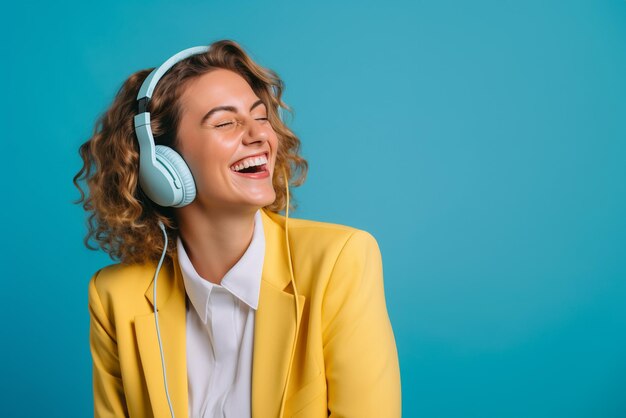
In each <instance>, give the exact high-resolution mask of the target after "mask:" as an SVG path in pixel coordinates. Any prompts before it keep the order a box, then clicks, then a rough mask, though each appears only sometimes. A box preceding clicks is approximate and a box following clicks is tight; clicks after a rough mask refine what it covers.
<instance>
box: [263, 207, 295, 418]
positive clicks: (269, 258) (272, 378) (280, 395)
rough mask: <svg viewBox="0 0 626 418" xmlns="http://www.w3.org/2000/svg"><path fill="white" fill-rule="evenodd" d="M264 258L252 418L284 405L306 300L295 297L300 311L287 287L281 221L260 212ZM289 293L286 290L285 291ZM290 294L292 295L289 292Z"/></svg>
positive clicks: (274, 413) (271, 414)
mask: <svg viewBox="0 0 626 418" xmlns="http://www.w3.org/2000/svg"><path fill="white" fill-rule="evenodd" d="M261 213H262V219H263V230H264V235H265V258H264V261H263V273H262V276H261V290H260V295H259V306H258V309H257V311H256V314H255V325H254V353H253V358H252V417H254V418H260V417H261V418H263V417H276V416H278V413H279V411H280V409H281V406H282V404H283V403H284V402H285V396H286V394H285V393H284V389H285V383H286V381H287V378H288V375H289V373H290V360H291V353H292V349H293V344H294V337H295V332H296V324H297V323H299V322H300V318H301V317H302V310H303V306H304V302H305V297H304V296H302V295H298V302H299V308H300V309H299V311H298V313H297V315H296V307H295V301H294V295H293V291H291V287H290V286H289V284H290V283H291V276H290V274H289V264H288V260H287V257H288V255H287V248H286V245H285V236H284V234H285V230H284V218H282V217H279V216H278V215H277V214H275V213H272V212H267V211H265V210H262V211H261ZM286 289H289V290H286ZM290 291H291V292H290Z"/></svg>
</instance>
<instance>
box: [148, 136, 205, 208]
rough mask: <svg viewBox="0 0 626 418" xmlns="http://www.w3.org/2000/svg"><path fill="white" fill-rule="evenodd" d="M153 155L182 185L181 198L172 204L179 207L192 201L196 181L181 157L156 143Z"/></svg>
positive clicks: (170, 149) (194, 194)
mask: <svg viewBox="0 0 626 418" xmlns="http://www.w3.org/2000/svg"><path fill="white" fill-rule="evenodd" d="M155 157H156V160H157V162H159V163H161V164H162V165H163V166H164V167H165V168H166V170H167V171H168V172H170V173H171V175H172V177H174V179H175V181H176V182H178V183H179V184H180V185H181V186H182V193H183V197H182V200H181V201H180V203H178V204H175V205H173V206H174V207H177V208H180V207H183V206H186V205H188V204H189V203H191V202H193V200H194V199H195V197H196V183H195V182H194V180H193V175H192V174H191V170H190V169H189V166H188V165H187V163H186V162H185V160H183V157H181V156H180V154H179V153H177V152H176V151H174V150H173V149H172V148H170V147H166V146H165V145H157V146H156V147H155Z"/></svg>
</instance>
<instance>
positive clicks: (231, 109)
mask: <svg viewBox="0 0 626 418" xmlns="http://www.w3.org/2000/svg"><path fill="white" fill-rule="evenodd" d="M264 104H265V103H263V100H261V99H259V100H257V101H256V102H254V103H253V104H252V106H250V112H252V109H254V108H255V107H257V106H258V105H264ZM219 111H228V112H235V113H237V108H236V107H234V106H217V107H214V108H213V109H211V110H209V111H208V112H207V113H206V115H204V116H203V117H202V120H201V121H200V123H204V122H205V121H206V120H207V119H208V118H210V117H211V115H213V114H214V113H215V112H219Z"/></svg>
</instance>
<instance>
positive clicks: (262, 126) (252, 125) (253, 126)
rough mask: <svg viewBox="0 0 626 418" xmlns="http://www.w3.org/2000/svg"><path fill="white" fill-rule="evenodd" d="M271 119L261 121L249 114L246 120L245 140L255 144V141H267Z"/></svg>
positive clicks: (247, 142)
mask: <svg viewBox="0 0 626 418" xmlns="http://www.w3.org/2000/svg"><path fill="white" fill-rule="evenodd" d="M266 125H269V121H266V122H264V123H263V122H260V121H258V120H256V119H254V118H253V117H251V116H248V117H247V118H246V121H245V129H244V132H243V142H244V143H246V144H253V143H255V142H260V143H263V142H266V141H267V139H268V132H267V130H268V128H267V126H266Z"/></svg>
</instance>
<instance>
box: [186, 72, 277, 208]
mask: <svg viewBox="0 0 626 418" xmlns="http://www.w3.org/2000/svg"><path fill="white" fill-rule="evenodd" d="M180 105H181V110H182V114H181V120H180V124H179V127H178V146H177V150H178V152H179V153H180V154H181V155H182V157H183V158H184V160H185V161H186V162H187V165H188V166H189V168H190V169H191V172H192V174H193V177H194V180H195V183H196V189H197V194H196V199H195V201H194V202H193V203H192V205H193V204H200V205H202V206H204V207H207V208H221V209H224V208H229V209H239V208H242V207H244V206H248V207H254V208H256V209H258V208H261V207H264V206H267V205H269V204H271V203H272V202H274V200H275V199H276V193H275V191H274V187H273V185H272V176H273V173H274V164H275V162H276V152H277V146H278V137H277V136H276V132H274V129H273V128H272V126H271V124H270V122H269V121H268V120H267V117H268V112H267V108H266V107H265V104H264V103H262V102H261V101H260V99H259V97H257V95H256V94H255V93H254V91H253V90H252V88H251V87H250V85H249V84H248V83H247V82H246V80H245V79H244V78H243V77H241V76H240V75H239V74H237V73H235V72H233V71H229V70H225V69H216V70H213V71H211V72H209V73H207V74H204V75H201V76H199V77H197V78H195V79H193V80H191V81H190V82H189V83H188V84H187V85H186V87H185V89H184V91H183V93H182V95H181V98H180ZM248 157H253V158H251V159H250V158H248ZM246 166H250V167H248V168H245V167H246ZM242 169H243V171H241V170H242ZM249 171H254V172H252V173H247V172H249Z"/></svg>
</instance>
